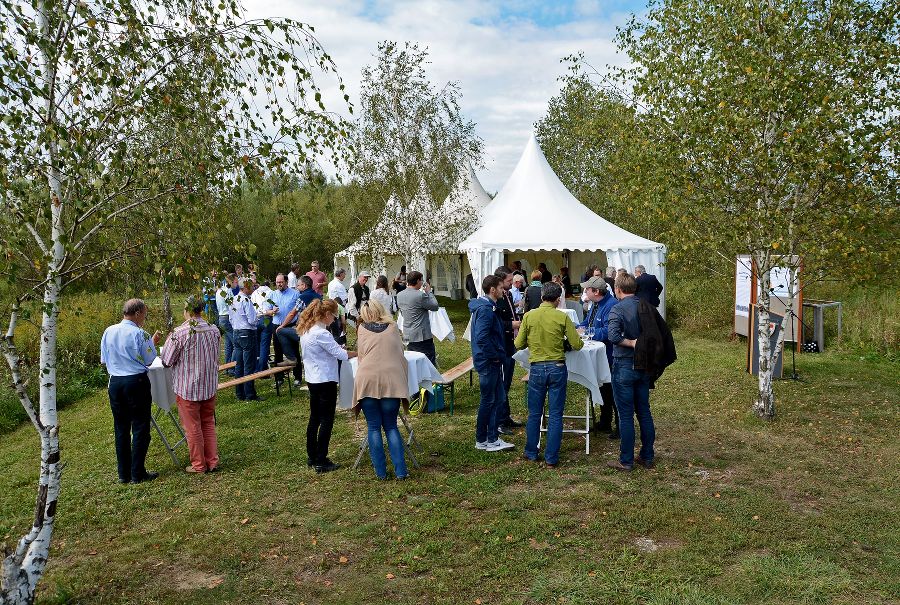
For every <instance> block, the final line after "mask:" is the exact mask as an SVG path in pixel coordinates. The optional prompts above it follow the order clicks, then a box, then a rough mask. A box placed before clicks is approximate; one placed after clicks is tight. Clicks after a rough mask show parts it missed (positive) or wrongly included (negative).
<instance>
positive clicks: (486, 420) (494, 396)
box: [469, 275, 515, 452]
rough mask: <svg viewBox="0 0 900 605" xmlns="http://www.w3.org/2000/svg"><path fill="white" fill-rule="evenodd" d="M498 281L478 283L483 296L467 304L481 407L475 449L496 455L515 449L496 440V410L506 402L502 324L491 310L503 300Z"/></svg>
mask: <svg viewBox="0 0 900 605" xmlns="http://www.w3.org/2000/svg"><path fill="white" fill-rule="evenodd" d="M502 283H503V282H502V280H501V279H500V278H499V277H497V276H496V275H488V276H487V277H485V278H484V280H483V281H482V282H481V289H482V291H483V292H484V293H485V296H480V297H478V298H475V299H473V300H471V301H469V312H471V313H472V328H471V331H472V361H473V362H474V365H475V370H476V371H477V372H478V382H479V386H480V388H481V404H480V405H479V406H478V416H477V419H476V421H475V449H478V450H484V451H488V452H499V451H502V450H507V449H511V448H514V447H515V445H513V444H512V443H509V442H507V441H504V440H503V439H500V436H499V434H498V433H497V420H498V412H499V409H500V406H501V405H502V404H503V402H504V400H505V398H506V390H505V389H504V387H503V362H504V359H505V358H506V347H505V345H504V342H503V324H502V323H501V322H500V318H499V317H498V316H497V314H496V312H495V310H494V308H495V307H496V304H497V301H498V300H499V299H500V297H501V296H503V289H502V288H503V286H502Z"/></svg>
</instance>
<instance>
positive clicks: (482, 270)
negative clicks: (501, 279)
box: [466, 248, 503, 294]
mask: <svg viewBox="0 0 900 605" xmlns="http://www.w3.org/2000/svg"><path fill="white" fill-rule="evenodd" d="M466 257H467V258H468V259H469V267H471V269H472V279H474V280H475V288H476V289H477V290H478V293H479V294H483V292H482V291H481V280H483V279H484V278H485V277H486V276H488V275H490V274H492V273H493V272H494V270H496V269H497V267H499V266H500V265H502V264H503V250H498V249H497V248H488V249H487V250H467V251H466Z"/></svg>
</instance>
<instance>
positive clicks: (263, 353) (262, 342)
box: [256, 320, 280, 372]
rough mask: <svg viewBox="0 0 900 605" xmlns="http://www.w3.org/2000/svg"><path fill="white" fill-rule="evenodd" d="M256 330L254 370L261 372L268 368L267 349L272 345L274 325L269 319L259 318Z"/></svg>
mask: <svg viewBox="0 0 900 605" xmlns="http://www.w3.org/2000/svg"><path fill="white" fill-rule="evenodd" d="M256 331H257V333H258V334H259V357H258V358H257V360H256V371H257V372H262V371H264V370H267V369H268V368H269V349H270V348H271V346H272V334H273V333H274V332H275V326H274V325H273V324H272V321H271V320H269V321H264V320H260V321H259V323H257V324H256ZM276 349H277V347H276ZM279 361H280V360H279Z"/></svg>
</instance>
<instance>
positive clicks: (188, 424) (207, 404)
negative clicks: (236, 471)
mask: <svg viewBox="0 0 900 605" xmlns="http://www.w3.org/2000/svg"><path fill="white" fill-rule="evenodd" d="M202 311H203V300H202V298H200V297H198V296H191V297H189V298H188V299H187V303H186V304H185V309H184V319H185V321H184V323H183V324H181V325H180V326H178V327H177V328H175V331H174V332H172V334H171V335H170V336H169V338H168V340H166V344H165V346H164V347H163V350H162V362H163V365H165V366H168V367H171V368H172V373H173V374H174V387H175V395H176V396H177V398H176V401H177V402H178V417H179V418H181V424H182V425H183V426H184V433H185V435H186V436H187V443H188V451H189V452H190V456H191V464H190V465H189V466H188V467H187V468H185V469H184V470H185V471H187V472H189V473H205V472H210V473H211V472H214V471H216V470H217V469H218V468H219V451H218V445H217V443H216V417H215V412H216V389H217V387H218V386H219V339H220V338H221V334H220V332H219V328H218V327H216V326H213V325H210V324H209V323H207V322H206V320H204V319H203V316H202V315H201V312H202Z"/></svg>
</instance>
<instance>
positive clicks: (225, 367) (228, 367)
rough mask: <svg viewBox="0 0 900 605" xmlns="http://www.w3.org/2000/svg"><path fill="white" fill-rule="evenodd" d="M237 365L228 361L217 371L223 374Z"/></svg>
mask: <svg viewBox="0 0 900 605" xmlns="http://www.w3.org/2000/svg"><path fill="white" fill-rule="evenodd" d="M236 365H237V362H236V361H229V362H228V363H223V364H221V365H220V366H219V371H220V372H224V371H225V370H230V369H231V368H233V367H234V366H236Z"/></svg>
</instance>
